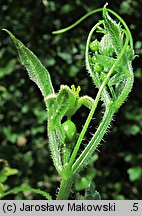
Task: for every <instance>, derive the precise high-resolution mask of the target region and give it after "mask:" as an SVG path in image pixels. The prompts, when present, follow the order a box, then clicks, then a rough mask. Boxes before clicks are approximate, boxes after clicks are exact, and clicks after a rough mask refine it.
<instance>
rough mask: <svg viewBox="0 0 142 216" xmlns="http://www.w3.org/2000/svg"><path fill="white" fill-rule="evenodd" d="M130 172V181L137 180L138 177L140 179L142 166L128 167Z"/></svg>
mask: <svg viewBox="0 0 142 216" xmlns="http://www.w3.org/2000/svg"><path fill="white" fill-rule="evenodd" d="M128 174H129V179H130V181H132V182H133V181H136V180H138V179H140V177H141V175H142V168H141V167H140V166H137V167H132V168H130V169H128Z"/></svg>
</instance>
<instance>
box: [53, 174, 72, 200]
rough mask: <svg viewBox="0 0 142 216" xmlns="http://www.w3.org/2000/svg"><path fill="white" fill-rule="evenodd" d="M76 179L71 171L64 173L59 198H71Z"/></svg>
mask: <svg viewBox="0 0 142 216" xmlns="http://www.w3.org/2000/svg"><path fill="white" fill-rule="evenodd" d="M73 181H74V174H73V173H72V172H70V171H68V172H66V174H64V175H62V180H61V184H60V189H59V192H58V195H57V198H56V199H57V200H67V199H68V198H69V195H70V192H71V187H72V184H73Z"/></svg>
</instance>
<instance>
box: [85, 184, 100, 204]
mask: <svg viewBox="0 0 142 216" xmlns="http://www.w3.org/2000/svg"><path fill="white" fill-rule="evenodd" d="M85 199H86V200H101V196H100V194H99V192H97V191H96V190H95V187H94V184H93V183H92V182H91V183H90V184H89V186H88V188H87V189H86V190H85Z"/></svg>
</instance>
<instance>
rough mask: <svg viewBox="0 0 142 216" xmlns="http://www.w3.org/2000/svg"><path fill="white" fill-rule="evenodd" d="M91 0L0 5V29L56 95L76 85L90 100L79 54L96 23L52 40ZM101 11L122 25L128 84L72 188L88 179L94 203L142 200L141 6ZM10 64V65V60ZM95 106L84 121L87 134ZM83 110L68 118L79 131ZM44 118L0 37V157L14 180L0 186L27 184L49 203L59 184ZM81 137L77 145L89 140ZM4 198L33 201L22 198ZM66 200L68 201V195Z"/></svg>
mask: <svg viewBox="0 0 142 216" xmlns="http://www.w3.org/2000/svg"><path fill="white" fill-rule="evenodd" d="M105 2H106V1H103V0H102V1H96V0H91V1H88V0H82V1H81V0H75V1H66V0H59V1H55V0H26V1H24V0H21V1H19V0H0V29H2V28H7V29H9V30H10V31H12V32H13V33H14V34H15V35H16V36H17V37H18V38H19V39H20V40H21V41H22V42H23V43H24V44H25V45H26V46H27V47H28V48H30V49H31V50H32V51H34V53H35V54H36V55H37V56H38V57H39V59H40V60H41V61H42V63H43V64H44V65H45V66H46V67H47V69H48V70H49V72H50V74H51V78H52V81H53V85H54V87H55V89H56V91H58V90H59V86H60V85H61V84H67V85H71V84H75V85H76V86H77V85H80V86H81V89H82V91H81V95H84V94H87V95H89V96H92V97H95V95H96V92H97V91H96V89H95V88H94V86H93V84H92V81H91V79H90V77H89V76H88V75H87V72H86V69H85V61H84V50H85V43H86V39H87V35H88V33H89V30H90V29H91V27H92V26H93V25H94V24H95V23H96V22H97V21H98V19H101V13H100V14H99V15H98V14H97V15H93V16H91V17H90V18H88V19H87V20H85V21H84V22H83V23H82V24H80V25H79V26H78V27H76V28H75V29H73V30H71V31H70V32H67V33H64V34H62V35H52V34H51V32H52V31H53V30H57V29H60V28H63V27H66V26H68V25H70V24H72V23H73V22H74V21H76V20H77V19H78V18H80V17H81V16H82V15H84V14H85V13H87V12H89V11H91V10H94V9H96V8H98V7H102V6H103V5H104V4H105ZM108 3H109V8H111V9H113V10H114V11H116V12H117V13H118V14H119V15H120V16H122V18H123V19H124V20H125V21H126V23H127V24H128V26H129V27H130V30H131V32H132V36H133V38H134V48H135V52H136V54H138V55H139V57H137V58H136V59H135V61H134V62H133V68H134V73H135V82H134V86H133V90H132V92H131V93H130V95H129V97H128V100H127V101H126V103H125V104H124V105H123V106H122V107H121V108H120V110H119V112H118V113H117V114H116V115H115V117H114V121H113V122H112V124H111V127H110V129H109V133H108V134H107V136H105V138H104V141H105V142H102V143H101V144H103V145H100V146H99V148H98V150H99V151H97V152H96V154H95V158H94V161H93V162H92V164H91V165H90V167H87V169H85V170H84V171H83V172H82V173H81V175H80V176H78V177H77V180H76V183H75V188H76V190H78V191H80V192H81V193H82V194H83V193H84V188H85V187H86V186H87V184H88V183H89V182H90V181H91V180H93V182H94V184H95V188H96V190H97V191H99V192H100V194H101V196H102V199H142V70H141V67H142V61H141V54H142V41H141V39H142V10H141V5H142V1H140V0H139V1H134V0H126V1H116V0H112V1H108ZM11 60H12V61H11ZM13 62H14V63H13ZM100 110H101V106H100V107H99V109H98V110H97V113H96V116H95V119H94V120H93V121H92V128H90V132H91V133H94V131H95V129H96V127H97V123H98V118H99V117H100ZM87 114H88V110H87V109H84V108H82V109H81V110H80V111H79V112H78V113H77V115H76V116H75V118H74V122H75V123H76V125H77V128H78V131H80V130H81V128H82V125H83V123H84V121H85V118H86V116H87ZM46 124H47V123H46V111H45V105H44V102H43V98H42V95H41V93H40V91H39V89H38V88H37V87H36V85H35V84H34V83H33V82H32V81H30V80H29V77H28V75H27V73H26V71H25V69H24V68H23V66H21V64H20V63H19V61H18V58H17V53H16V50H15V47H14V46H13V44H12V42H11V40H9V37H8V36H7V35H6V34H5V33H4V32H2V31H1V33H0V158H2V159H6V160H8V162H9V164H10V166H11V167H13V168H17V169H18V170H19V172H18V175H15V176H11V177H9V178H8V180H7V181H6V185H5V186H6V188H7V189H10V188H12V187H15V186H19V185H21V184H22V185H30V186H32V187H35V188H40V189H42V190H46V191H47V192H50V193H51V194H52V195H53V197H54V198H55V195H54V194H55V193H57V187H58V186H59V180H60V178H59V177H58V176H57V173H56V171H55V169H54V167H53V165H52V160H51V157H50V153H49V148H48V140H47V133H46ZM89 137H90V133H88V134H87V137H86V141H84V145H85V144H86V143H87V141H88V140H89ZM8 198H11V199H14V198H15V199H41V197H40V196H37V195H34V194H31V193H24V195H23V194H18V195H13V196H9V197H8ZM71 198H74V194H73V193H72V194H71Z"/></svg>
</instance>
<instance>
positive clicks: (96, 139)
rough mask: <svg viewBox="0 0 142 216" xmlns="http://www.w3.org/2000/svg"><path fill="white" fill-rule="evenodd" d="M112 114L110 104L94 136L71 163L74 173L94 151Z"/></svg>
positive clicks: (112, 110)
mask: <svg viewBox="0 0 142 216" xmlns="http://www.w3.org/2000/svg"><path fill="white" fill-rule="evenodd" d="M113 114H114V109H113V107H111V105H110V108H109V109H108V108H107V109H106V111H105V113H104V116H103V119H102V121H101V123H100V125H99V127H98V129H97V131H96V133H95V134H94V136H93V137H92V139H91V140H90V142H89V143H88V145H87V146H86V148H85V149H84V151H83V152H82V153H81V155H80V156H79V157H78V159H77V160H76V162H75V163H74V164H73V166H72V171H73V172H74V173H75V172H77V171H78V170H79V169H80V168H81V167H82V165H84V164H85V163H86V164H87V160H88V159H89V157H91V156H92V154H93V152H94V151H95V149H96V148H97V146H98V145H99V143H100V141H101V140H102V138H103V136H104V135H105V133H106V130H107V128H108V126H109V124H110V122H111V120H112V117H113ZM86 164H85V165H86Z"/></svg>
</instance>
